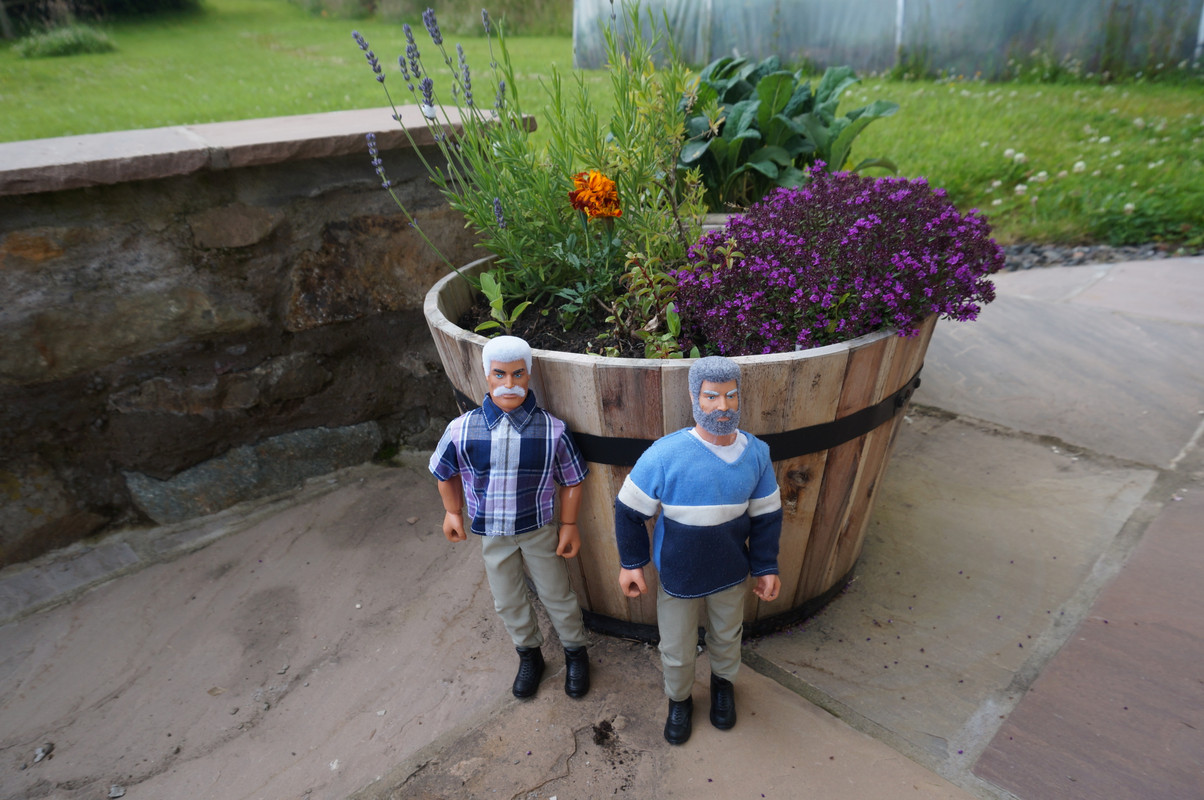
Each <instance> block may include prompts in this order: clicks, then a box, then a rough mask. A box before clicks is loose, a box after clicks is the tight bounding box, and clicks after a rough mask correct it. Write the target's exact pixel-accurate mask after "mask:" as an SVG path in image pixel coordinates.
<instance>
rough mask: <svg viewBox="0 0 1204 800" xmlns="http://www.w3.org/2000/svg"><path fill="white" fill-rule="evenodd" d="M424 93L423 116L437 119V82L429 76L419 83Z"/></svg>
mask: <svg viewBox="0 0 1204 800" xmlns="http://www.w3.org/2000/svg"><path fill="white" fill-rule="evenodd" d="M418 89H419V90H420V91H421V92H422V115H423V116H424V117H426V118H427V119H434V118H435V82H434V81H433V80H431V77H430V76H429V75H428V76H426V77H425V78H423V79H422V80H421V81H420V82H419V83H418Z"/></svg>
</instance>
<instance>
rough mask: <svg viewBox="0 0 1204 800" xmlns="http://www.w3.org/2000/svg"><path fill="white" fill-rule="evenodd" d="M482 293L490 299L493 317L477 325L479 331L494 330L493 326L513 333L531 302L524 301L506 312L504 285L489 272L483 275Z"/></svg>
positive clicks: (490, 310) (490, 309) (490, 311)
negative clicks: (515, 324) (503, 294)
mask: <svg viewBox="0 0 1204 800" xmlns="http://www.w3.org/2000/svg"><path fill="white" fill-rule="evenodd" d="M481 294H483V295H485V299H486V300H487V301H489V315H490V317H492V319H489V320H486V321H485V322H482V323H481V324H480V325H478V326H477V327H476V331H477V332H478V333H480V332H481V331H487V330H492V329H493V328H501V329H502V331H503V332H504V333H507V334H509V333H511V332H512V331H513V330H514V323H515V322H517V321H518V318H519V317H520V316H522V313H523V312H524V311H526V310H527V306H529V305H531V303H529V302H527V301H523V302H522V303H519V304H518V305H516V306H515V307H514V308H513V309H512V310H511V311H510V312H509V313H506V309H505V304H504V300H503V298H502V287H501V286H499V285H498V282H497V281H496V280H494V277H493V274H492V273H489V272H486V273H484V274H483V275H481Z"/></svg>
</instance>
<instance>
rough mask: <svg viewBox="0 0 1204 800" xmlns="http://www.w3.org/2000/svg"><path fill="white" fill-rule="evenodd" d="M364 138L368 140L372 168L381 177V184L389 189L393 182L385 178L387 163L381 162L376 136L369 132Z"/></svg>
mask: <svg viewBox="0 0 1204 800" xmlns="http://www.w3.org/2000/svg"><path fill="white" fill-rule="evenodd" d="M364 138H366V139H367V140H368V155H370V156H372V166H373V167H375V168H376V174H377V175H379V176H380V184H381V186H383V187H384V188H386V189H388V188H390V187H391V186H392V185H393V182H392V181H391V180H389V179H388V178H387V177H385V162H383V161H381V159H380V153H379V152H377V149H376V134H375V133H371V132H369V133H367V134H366V135H365V137H364Z"/></svg>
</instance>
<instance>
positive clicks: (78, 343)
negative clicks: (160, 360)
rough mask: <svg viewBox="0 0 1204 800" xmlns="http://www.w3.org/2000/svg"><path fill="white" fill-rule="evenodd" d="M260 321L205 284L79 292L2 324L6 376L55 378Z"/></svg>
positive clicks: (0, 350)
mask: <svg viewBox="0 0 1204 800" xmlns="http://www.w3.org/2000/svg"><path fill="white" fill-rule="evenodd" d="M260 324H261V323H260V320H259V319H258V318H257V317H256V315H255V314H254V313H252V312H250V311H247V310H245V309H243V308H240V307H238V306H237V305H233V304H229V303H226V302H223V301H222V300H221V299H220V298H218V297H215V296H213V295H212V294H210V293H207V292H206V291H204V290H202V289H200V288H194V287H188V286H176V287H173V288H170V289H168V290H167V291H162V292H155V291H145V292H140V293H134V294H128V295H123V294H117V293H114V292H111V291H107V290H105V291H100V292H96V293H92V294H88V293H84V292H81V293H79V294H77V295H76V297H75V298H74V301H73V302H72V303H71V304H69V305H66V306H60V307H56V308H48V309H45V310H43V311H41V312H40V313H37V314H35V315H34V316H32V317H31V318H29V319H27V320H26V321H25V322H24V323H23V324H19V325H15V326H6V327H5V328H3V329H0V381H5V382H11V383H16V384H25V383H36V382H42V381H50V380H56V379H59V378H65V377H68V376H71V375H75V374H77V373H80V372H84V371H87V370H90V369H94V368H96V367H101V366H104V365H107V364H111V363H113V362H114V361H117V360H118V359H121V358H125V357H128V356H132V355H138V354H140V353H145V352H148V351H150V350H153V349H155V348H156V347H162V346H164V345H166V344H169V343H170V342H173V341H176V340H178V339H182V338H200V337H206V336H217V335H221V334H228V333H236V332H239V331H247V330H251V329H252V328H255V327H256V326H258V325H260Z"/></svg>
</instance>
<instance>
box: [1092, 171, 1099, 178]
mask: <svg viewBox="0 0 1204 800" xmlns="http://www.w3.org/2000/svg"><path fill="white" fill-rule="evenodd" d="M1099 176H1100V171H1099V170H1098V169H1097V170H1095V171H1094V172H1092V173H1091V177H1093V178H1098V177H1099Z"/></svg>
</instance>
